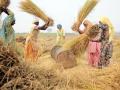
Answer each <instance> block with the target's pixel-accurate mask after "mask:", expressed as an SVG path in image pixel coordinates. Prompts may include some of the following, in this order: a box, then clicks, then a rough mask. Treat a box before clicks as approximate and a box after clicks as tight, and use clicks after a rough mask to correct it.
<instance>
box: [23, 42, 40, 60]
mask: <svg viewBox="0 0 120 90" xmlns="http://www.w3.org/2000/svg"><path fill="white" fill-rule="evenodd" d="M38 50H39V48H38V47H37V45H36V42H35V41H34V40H28V41H27V42H26V45H25V60H27V61H28V60H29V61H32V62H35V61H36V60H37V59H38Z"/></svg>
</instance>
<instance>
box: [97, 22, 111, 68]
mask: <svg viewBox="0 0 120 90" xmlns="http://www.w3.org/2000/svg"><path fill="white" fill-rule="evenodd" d="M99 23H100V24H99V26H100V28H101V29H102V39H101V41H102V45H101V56H100V62H99V68H102V67H103V66H108V65H109V63H110V58H111V57H112V52H113V45H112V41H111V40H112V39H110V37H111V35H112V34H111V35H110V29H109V25H108V24H105V23H102V22H101V21H100V22H99Z"/></svg>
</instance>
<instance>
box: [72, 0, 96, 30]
mask: <svg viewBox="0 0 120 90" xmlns="http://www.w3.org/2000/svg"><path fill="white" fill-rule="evenodd" d="M97 3H98V0H87V1H86V3H85V4H84V6H83V7H82V9H81V10H80V12H79V13H78V17H77V21H76V22H75V23H74V24H73V26H72V29H73V30H74V31H77V30H79V27H80V25H81V24H82V22H83V20H84V19H85V18H86V17H87V16H88V14H89V13H90V12H91V11H92V9H93V8H94V7H95V6H96V4H97Z"/></svg>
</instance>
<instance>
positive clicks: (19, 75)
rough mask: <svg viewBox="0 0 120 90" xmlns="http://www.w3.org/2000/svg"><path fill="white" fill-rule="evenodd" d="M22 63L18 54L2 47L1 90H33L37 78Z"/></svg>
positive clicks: (0, 50)
mask: <svg viewBox="0 0 120 90" xmlns="http://www.w3.org/2000/svg"><path fill="white" fill-rule="evenodd" d="M25 66H26V65H24V64H23V63H21V62H20V60H19V58H18V55H17V54H16V52H14V51H13V50H11V49H10V48H9V47H4V46H3V44H1V46H0V90H18V89H20V90H26V89H28V90H33V88H34V87H35V86H36V85H38V82H37V80H36V77H35V75H34V74H33V73H31V72H29V71H28V70H27V67H25Z"/></svg>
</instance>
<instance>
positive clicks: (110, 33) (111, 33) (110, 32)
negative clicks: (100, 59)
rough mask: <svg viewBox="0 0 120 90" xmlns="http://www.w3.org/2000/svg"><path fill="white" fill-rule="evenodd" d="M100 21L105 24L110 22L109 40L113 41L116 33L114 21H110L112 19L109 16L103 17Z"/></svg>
mask: <svg viewBox="0 0 120 90" xmlns="http://www.w3.org/2000/svg"><path fill="white" fill-rule="evenodd" d="M100 21H101V22H102V23H103V24H108V26H109V41H110V42H111V41H112V40H113V38H114V34H115V30H114V27H113V25H112V23H111V22H110V20H109V19H108V18H107V17H101V18H100Z"/></svg>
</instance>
